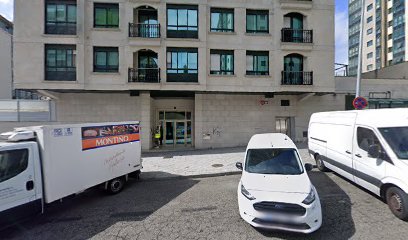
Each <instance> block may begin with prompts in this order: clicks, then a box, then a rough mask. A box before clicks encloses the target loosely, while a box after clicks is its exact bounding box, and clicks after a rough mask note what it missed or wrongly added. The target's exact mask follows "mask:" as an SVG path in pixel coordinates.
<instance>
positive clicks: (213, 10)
mask: <svg viewBox="0 0 408 240" xmlns="http://www.w3.org/2000/svg"><path fill="white" fill-rule="evenodd" d="M213 13H219V14H232V29H229V28H213V27H212V22H213V19H212V14H213ZM210 32H216V33H217V32H235V10H234V9H233V8H211V9H210Z"/></svg>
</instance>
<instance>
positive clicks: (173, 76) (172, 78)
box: [166, 47, 199, 82]
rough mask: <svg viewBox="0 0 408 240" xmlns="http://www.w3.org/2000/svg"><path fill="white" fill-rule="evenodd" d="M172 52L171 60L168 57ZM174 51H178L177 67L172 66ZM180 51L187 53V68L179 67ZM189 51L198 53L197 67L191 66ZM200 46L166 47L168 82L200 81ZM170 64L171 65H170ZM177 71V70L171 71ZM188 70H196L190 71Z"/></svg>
mask: <svg viewBox="0 0 408 240" xmlns="http://www.w3.org/2000/svg"><path fill="white" fill-rule="evenodd" d="M169 53H170V61H169V59H168V56H169ZM172 53H177V64H176V65H177V68H172V67H171V66H172V65H173V61H172V60H173V59H172ZM178 53H187V59H186V61H187V67H188V68H187V69H184V68H179V67H178V65H179V64H178ZM189 53H196V54H197V59H196V60H197V66H196V68H190V66H189V61H188V54H189ZM198 59H199V58H198V48H178V47H167V49H166V75H167V82H198ZM169 65H170V67H169ZM172 70H173V71H176V72H169V71H172ZM186 70H187V73H184V72H179V71H186ZM188 71H196V72H192V73H189V72H188Z"/></svg>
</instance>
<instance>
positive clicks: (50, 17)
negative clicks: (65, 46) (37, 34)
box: [45, 0, 77, 35]
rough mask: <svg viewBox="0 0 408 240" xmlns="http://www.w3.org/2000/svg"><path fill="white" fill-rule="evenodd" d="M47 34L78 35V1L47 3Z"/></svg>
mask: <svg viewBox="0 0 408 240" xmlns="http://www.w3.org/2000/svg"><path fill="white" fill-rule="evenodd" d="M45 8H46V9H45V33H46V34H64V35H70V34H71V35H75V34H76V20H77V13H76V8H77V7H76V1H65V2H60V1H55V0H54V1H46V7H45Z"/></svg>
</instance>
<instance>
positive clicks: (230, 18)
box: [210, 8, 234, 32]
mask: <svg viewBox="0 0 408 240" xmlns="http://www.w3.org/2000/svg"><path fill="white" fill-rule="evenodd" d="M210 31H211V32H233V31H234V9H226V8H211V29H210Z"/></svg>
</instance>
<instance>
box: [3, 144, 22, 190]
mask: <svg viewBox="0 0 408 240" xmlns="http://www.w3.org/2000/svg"><path fill="white" fill-rule="evenodd" d="M27 167H28V149H17V150H6V151H1V152H0V183H2V182H5V181H7V180H9V179H11V178H13V177H15V176H17V175H19V174H20V173H22V172H24V171H25V170H26V169H27Z"/></svg>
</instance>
